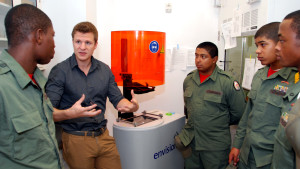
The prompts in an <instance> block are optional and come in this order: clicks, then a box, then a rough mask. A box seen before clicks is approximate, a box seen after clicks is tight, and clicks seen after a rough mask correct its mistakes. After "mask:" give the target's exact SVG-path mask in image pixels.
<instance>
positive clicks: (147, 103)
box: [97, 0, 218, 128]
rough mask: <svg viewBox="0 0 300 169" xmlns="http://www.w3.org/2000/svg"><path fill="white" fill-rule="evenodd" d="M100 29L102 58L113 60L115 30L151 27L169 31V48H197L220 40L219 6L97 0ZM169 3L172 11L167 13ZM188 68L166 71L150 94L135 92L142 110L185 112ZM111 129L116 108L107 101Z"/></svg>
mask: <svg viewBox="0 0 300 169" xmlns="http://www.w3.org/2000/svg"><path fill="white" fill-rule="evenodd" d="M97 2H98V3H97V7H98V14H97V16H98V18H97V23H98V30H99V32H100V40H99V42H100V46H99V50H100V60H102V61H104V62H105V63H107V64H109V65H110V63H111V60H110V54H111V51H110V50H111V47H110V44H111V40H110V32H111V31H115V30H148V31H162V32H166V48H173V47H176V45H177V44H179V46H180V47H189V48H196V46H197V45H198V44H199V43H200V42H203V41H212V42H215V43H217V28H218V8H214V3H213V1H211V0H201V1H199V0H188V1H182V0H169V1H166V0H152V1H145V0H144V1H142V0H126V1H124V0H106V1H97ZM167 3H171V4H172V13H165V6H166V4H167ZM192 69H194V68H189V69H187V70H185V71H181V70H173V71H170V72H165V84H164V85H162V86H157V87H156V90H155V91H154V92H151V93H147V94H142V95H136V97H137V99H138V101H139V103H140V109H139V111H138V112H141V111H143V110H153V109H159V110H165V111H171V112H176V113H180V114H183V92H182V91H183V89H182V83H183V80H184V78H185V77H186V74H187V73H189V72H190V71H191V70H192ZM108 112H110V113H108ZM106 115H107V118H108V120H109V124H108V128H111V126H112V122H113V121H115V119H116V117H117V111H116V110H114V108H113V107H112V106H111V104H108V109H107V114H106Z"/></svg>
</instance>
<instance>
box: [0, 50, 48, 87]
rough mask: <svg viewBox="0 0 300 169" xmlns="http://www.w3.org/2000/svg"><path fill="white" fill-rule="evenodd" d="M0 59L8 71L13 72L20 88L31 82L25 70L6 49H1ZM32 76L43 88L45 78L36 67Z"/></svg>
mask: <svg viewBox="0 0 300 169" xmlns="http://www.w3.org/2000/svg"><path fill="white" fill-rule="evenodd" d="M0 60H1V61H2V62H4V63H5V64H6V65H7V67H9V69H10V71H11V72H12V73H13V74H14V76H15V77H16V80H17V82H18V84H19V86H20V87H21V88H22V89H24V88H25V87H26V86H27V85H28V84H29V83H30V82H31V79H30V77H29V76H28V74H27V73H26V72H25V70H24V69H23V67H22V66H21V65H20V64H19V63H18V62H17V61H16V60H15V59H14V58H13V57H12V56H11V55H10V54H9V53H8V52H7V50H3V51H2V54H1V59H0ZM33 76H34V78H35V80H36V82H37V83H38V84H39V86H41V87H42V88H44V86H45V84H46V78H45V77H44V76H43V74H42V72H41V71H40V70H39V69H38V68H36V69H35V71H34V75H33Z"/></svg>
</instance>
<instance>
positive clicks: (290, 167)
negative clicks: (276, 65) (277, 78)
mask: <svg viewBox="0 0 300 169" xmlns="http://www.w3.org/2000/svg"><path fill="white" fill-rule="evenodd" d="M278 37H279V42H278V43H277V45H276V47H275V48H276V50H277V51H278V56H277V58H278V59H279V61H280V63H281V64H282V66H286V67H291V66H295V67H296V68H298V72H299V71H300V52H299V51H300V10H298V11H294V12H292V13H290V14H288V15H287V16H286V17H285V18H284V19H283V21H282V22H281V23H280V26H279V31H278ZM298 75H299V74H298ZM299 92H300V82H299V76H298V77H297V78H296V83H294V84H293V86H292V87H291V88H290V90H289V91H288V93H287V94H286V95H285V96H284V100H285V102H286V104H285V107H284V109H282V114H281V120H280V124H279V126H278V129H277V131H276V133H275V135H274V136H275V145H274V154H273V161H272V166H271V168H272V169H282V168H284V169H294V168H296V161H297V160H296V159H298V162H297V168H300V156H299V155H300V152H299V145H300V142H299V141H300V140H299V134H298V133H299V115H300V113H299V112H300V108H299V106H300V105H299V104H300V102H299V97H300V96H299ZM297 100H298V101H297ZM295 102H296V104H295ZM297 118H298V120H295V119H297ZM294 120H295V121H294ZM293 121H294V122H293ZM291 122H292V123H293V125H290V126H289V125H288V123H291ZM285 128H287V129H290V130H291V131H290V132H289V130H288V131H287V133H286V131H285ZM286 134H288V137H287V136H286ZM288 139H291V140H290V141H292V142H291V143H290V142H289V140H288ZM293 146H294V149H293ZM295 150H296V154H298V155H297V157H296V154H295ZM297 150H298V151H297Z"/></svg>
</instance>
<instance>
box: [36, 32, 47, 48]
mask: <svg viewBox="0 0 300 169" xmlns="http://www.w3.org/2000/svg"><path fill="white" fill-rule="evenodd" d="M44 35H45V33H44V31H43V30H42V29H37V30H36V31H35V41H36V43H37V44H38V45H40V44H41V43H42V41H43V39H44Z"/></svg>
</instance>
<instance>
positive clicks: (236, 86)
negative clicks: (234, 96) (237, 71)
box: [233, 81, 241, 90]
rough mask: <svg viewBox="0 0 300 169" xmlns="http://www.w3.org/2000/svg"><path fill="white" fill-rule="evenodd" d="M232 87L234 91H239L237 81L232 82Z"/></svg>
mask: <svg viewBox="0 0 300 169" xmlns="http://www.w3.org/2000/svg"><path fill="white" fill-rule="evenodd" d="M233 87H234V88H235V90H241V87H240V84H239V83H238V82H237V81H233Z"/></svg>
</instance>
